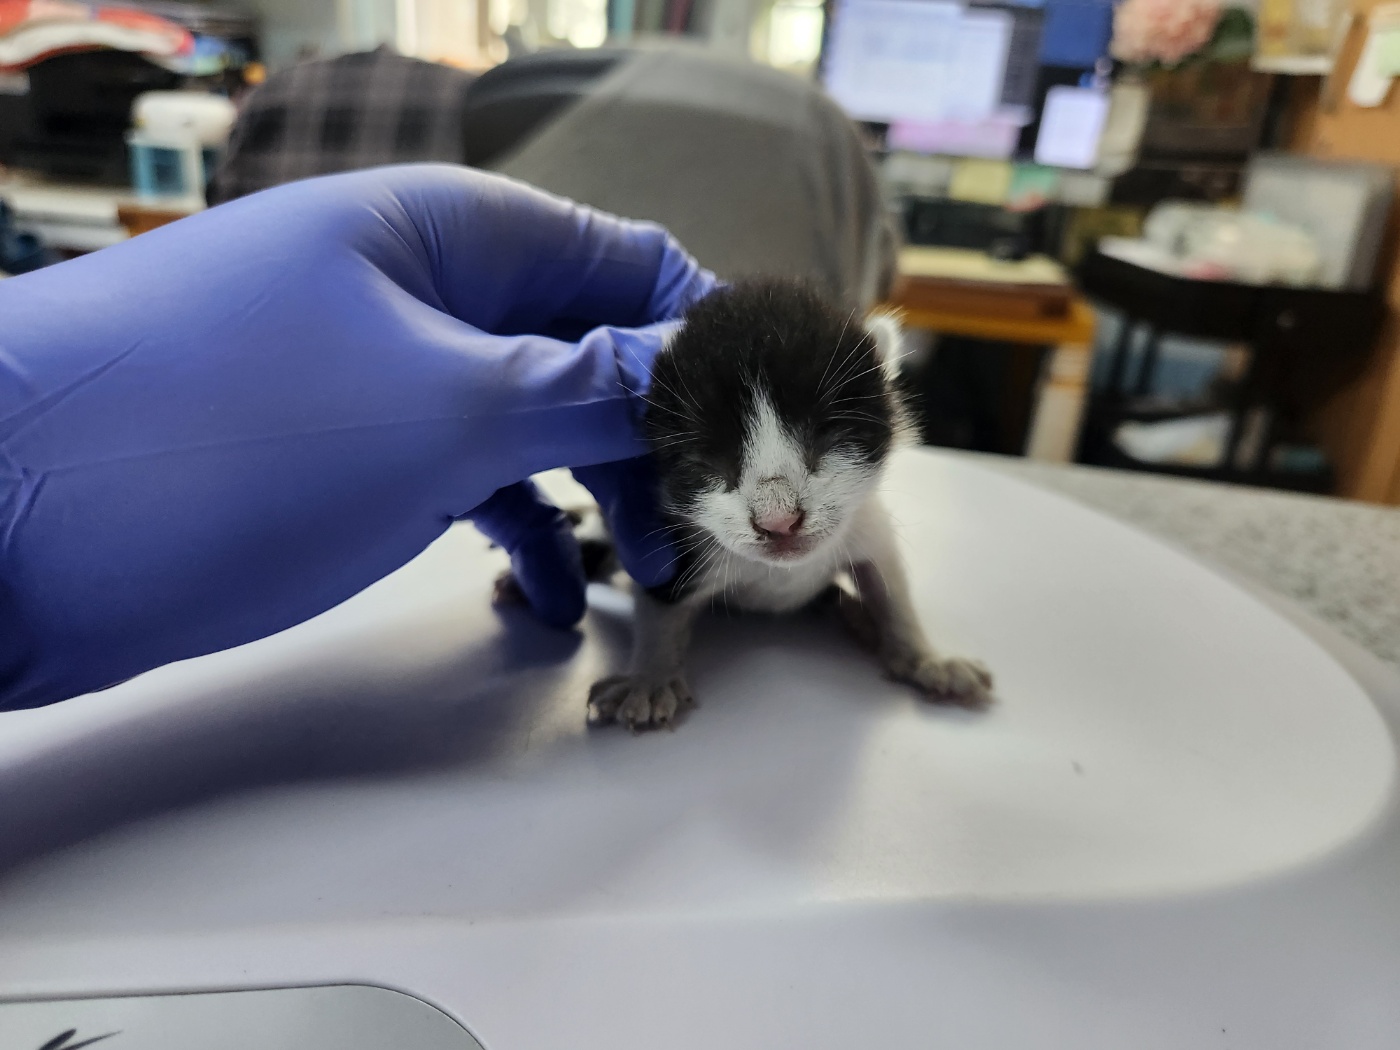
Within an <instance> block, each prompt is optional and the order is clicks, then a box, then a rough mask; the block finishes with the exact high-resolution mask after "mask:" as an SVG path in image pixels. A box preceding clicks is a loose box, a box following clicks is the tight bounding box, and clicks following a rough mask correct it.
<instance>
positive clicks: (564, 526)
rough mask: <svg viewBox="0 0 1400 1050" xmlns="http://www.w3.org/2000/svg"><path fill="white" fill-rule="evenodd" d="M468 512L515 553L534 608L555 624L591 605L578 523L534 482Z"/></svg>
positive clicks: (518, 576)
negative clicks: (575, 535)
mask: <svg viewBox="0 0 1400 1050" xmlns="http://www.w3.org/2000/svg"><path fill="white" fill-rule="evenodd" d="M467 518H468V519H469V520H470V521H471V522H472V523H473V524H474V525H475V526H476V527H477V528H478V529H479V530H480V531H481V532H482V534H483V535H485V536H486V537H487V538H488V539H489V540H491V541H492V542H493V543H495V544H497V545H498V546H499V547H501V548H503V549H504V550H505V551H506V552H507V553H508V554H509V555H510V565H511V571H512V572H513V573H514V574H515V581H516V583H517V584H519V586H520V590H521V592H522V593H523V594H524V595H525V600H526V601H527V602H528V603H529V605H530V609H531V611H532V612H534V614H535V615H536V616H538V617H539V618H540V619H541V620H543V621H544V622H545V623H547V624H549V625H550V626H552V627H572V626H573V625H574V624H576V623H578V622H579V620H581V619H582V618H583V613H584V609H585V608H586V605H587V599H586V595H585V588H586V586H587V584H586V582H585V580H584V575H583V558H582V555H581V554H580V553H579V547H578V540H576V539H575V538H574V529H573V524H572V523H571V522H570V521H569V519H568V516H567V515H565V514H564V512H563V511H561V510H560V509H559V508H558V507H556V506H554V505H553V504H552V503H550V502H549V501H548V500H546V499H545V498H544V497H543V496H542V495H541V494H540V491H539V489H537V488H536V487H535V485H534V483H533V482H530V481H521V482H518V483H517V484H514V485H507V486H506V487H505V488H503V489H498V490H497V491H496V492H495V494H493V495H492V496H491V498H490V499H488V500H487V501H486V502H485V503H483V504H481V505H480V506H478V507H477V508H475V509H474V510H473V511H472V512H471V513H470V514H468V515H467Z"/></svg>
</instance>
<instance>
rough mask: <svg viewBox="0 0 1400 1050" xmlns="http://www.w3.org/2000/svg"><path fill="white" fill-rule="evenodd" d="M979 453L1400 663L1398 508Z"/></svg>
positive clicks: (994, 465)
mask: <svg viewBox="0 0 1400 1050" xmlns="http://www.w3.org/2000/svg"><path fill="white" fill-rule="evenodd" d="M976 459H977V461H978V462H979V463H981V464H984V465H986V466H988V467H991V468H992V469H994V470H999V471H1001V472H1003V473H1006V474H1009V475H1012V476H1014V477H1018V478H1021V479H1023V480H1025V481H1028V482H1031V483H1032V484H1035V485H1038V486H1040V487H1042V488H1046V489H1050V490H1052V491H1054V492H1058V493H1061V494H1062V495H1065V496H1068V497H1070V498H1071V499H1075V500H1078V501H1079V502H1081V503H1085V504H1087V505H1089V506H1091V507H1095V508H1097V509H1099V510H1101V511H1104V512H1105V513H1107V514H1110V515H1112V516H1113V517H1115V518H1118V519H1120V520H1122V521H1125V522H1128V523H1130V524H1133V525H1136V526H1139V527H1141V528H1143V529H1144V530H1146V531H1148V532H1152V533H1155V534H1156V535H1158V536H1160V537H1162V538H1163V539H1166V540H1168V541H1170V542H1172V543H1175V544H1176V545H1178V546H1179V547H1182V548H1184V549H1185V550H1187V551H1189V552H1191V553H1192V554H1195V555H1197V556H1199V557H1201V558H1202V559H1203V560H1205V561H1208V562H1214V563H1216V564H1218V565H1221V566H1224V567H1225V568H1227V569H1230V570H1232V571H1234V572H1235V573H1237V574H1239V575H1240V576H1243V577H1244V578H1246V579H1248V580H1252V581H1253V582H1255V583H1258V584H1261V585H1263V586H1264V587H1267V588H1269V589H1270V590H1272V591H1275V592H1277V593H1279V594H1281V595H1283V596H1284V597H1286V598H1290V599H1292V600H1293V601H1295V602H1297V603H1298V604H1299V605H1301V606H1302V607H1303V608H1304V609H1306V610H1307V611H1308V612H1310V613H1311V614H1312V615H1313V616H1315V617H1317V618H1318V619H1321V620H1323V621H1324V622H1326V623H1329V624H1331V625H1332V626H1333V627H1335V628H1336V629H1337V630H1338V631H1340V632H1341V633H1342V634H1344V635H1346V636H1347V637H1349V638H1351V639H1352V640H1353V641H1355V642H1357V643H1358V644H1360V645H1361V646H1363V647H1365V648H1366V649H1368V650H1370V651H1371V652H1372V653H1374V654H1375V655H1377V656H1379V657H1380V658H1381V659H1383V660H1386V661H1389V662H1390V663H1392V664H1395V665H1397V666H1400V508H1392V507H1377V506H1373V505H1371V504H1365V503H1353V502H1350V501H1346V500H1340V499H1325V498H1320V497H1317V496H1300V495H1294V494H1292V493H1284V492H1274V491H1268V490H1261V489H1250V488H1241V487H1237V486H1233V485H1221V484H1215V483H1210V482H1199V481H1185V480H1181V479H1178V478H1168V477H1161V476H1156V475H1149V474H1135V473H1126V472H1123V471H1115V470H1101V469H1098V468H1094V467H1081V466H1062V465H1059V464H1049V463H1038V462H1031V461H1029V460H1024V459H1013V458H1010V457H1005V456H976Z"/></svg>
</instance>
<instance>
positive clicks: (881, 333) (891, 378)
mask: <svg viewBox="0 0 1400 1050" xmlns="http://www.w3.org/2000/svg"><path fill="white" fill-rule="evenodd" d="M865 330H866V331H867V332H869V333H870V337H871V338H872V339H874V340H875V356H876V357H878V358H879V359H880V367H881V369H883V370H884V373H885V382H887V383H894V382H895V381H896V380H897V379H898V378H899V363H900V361H901V360H903V358H904V328H903V326H902V325H901V324H900V323H899V318H898V317H896V316H895V315H894V314H893V313H887V312H884V311H879V312H876V313H872V314H870V315H869V316H868V317H866V319H865Z"/></svg>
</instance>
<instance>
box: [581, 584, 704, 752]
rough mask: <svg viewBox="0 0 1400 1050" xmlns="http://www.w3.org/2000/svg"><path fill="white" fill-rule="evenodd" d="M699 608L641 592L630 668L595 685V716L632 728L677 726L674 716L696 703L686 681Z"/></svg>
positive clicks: (591, 703) (592, 703)
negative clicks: (686, 658) (689, 654)
mask: <svg viewBox="0 0 1400 1050" xmlns="http://www.w3.org/2000/svg"><path fill="white" fill-rule="evenodd" d="M697 611H698V605H697V604H696V603H695V602H694V601H689V600H688V601H680V602H671V603H668V602H662V601H658V600H657V599H656V598H653V597H652V596H651V595H649V594H647V593H646V592H645V591H642V590H640V589H639V590H638V591H637V605H636V616H635V625H634V628H633V631H634V633H633V637H632V666H631V670H630V671H629V672H628V673H627V674H625V675H615V676H613V677H611V678H604V679H602V680H601V681H598V682H595V683H594V684H593V688H592V689H590V690H589V691H588V707H589V711H590V720H591V721H593V722H596V723H598V724H604V725H605V724H607V723H609V722H620V723H622V724H623V725H625V726H626V727H627V728H628V729H630V730H632V731H633V732H637V731H638V730H641V729H646V728H648V727H655V728H658V729H659V728H660V727H662V726H665V727H667V728H668V729H669V728H674V727H675V719H676V715H677V714H679V713H680V712H681V711H683V710H685V709H686V708H688V707H694V706H695V700H694V698H693V697H692V696H691V695H690V687H689V686H687V685H686V683H685V654H686V650H687V649H688V648H689V647H690V630H691V627H692V625H693V624H694V622H695V615H696V612H697Z"/></svg>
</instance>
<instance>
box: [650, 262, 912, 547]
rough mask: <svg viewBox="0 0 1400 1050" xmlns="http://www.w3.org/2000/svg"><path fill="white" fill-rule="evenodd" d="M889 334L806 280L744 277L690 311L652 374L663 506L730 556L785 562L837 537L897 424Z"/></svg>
mask: <svg viewBox="0 0 1400 1050" xmlns="http://www.w3.org/2000/svg"><path fill="white" fill-rule="evenodd" d="M897 343H898V326H897V325H896V324H895V323H894V321H893V319H891V318H877V319H876V320H875V321H874V322H872V323H871V325H870V327H869V328H867V326H866V324H865V323H864V322H863V320H862V319H861V318H860V317H858V316H856V314H854V313H848V312H846V311H843V310H838V309H836V308H834V307H833V306H831V305H830V304H829V303H828V302H826V301H825V300H824V299H823V298H822V297H821V296H820V295H819V294H818V293H816V292H815V291H813V290H812V289H811V288H810V287H808V286H807V285H805V284H801V283H798V282H794V281H786V280H755V281H744V282H739V283H737V284H734V285H731V286H729V287H726V288H722V289H720V290H718V291H716V292H713V293H712V294H710V295H709V296H707V297H706V298H704V299H703V300H701V301H700V302H698V303H696V304H695V305H694V306H692V307H691V308H690V310H689V311H688V312H687V314H686V317H685V323H684V325H683V326H682V328H681V329H680V331H679V332H678V333H677V334H676V336H675V337H674V339H673V340H672V342H671V344H670V345H669V346H668V347H667V348H666V350H665V351H663V352H662V353H661V355H660V356H659V357H658V358H657V359H656V363H655V365H654V367H653V371H652V387H651V395H650V405H649V408H648V411H647V418H646V426H647V436H648V438H649V440H650V442H651V446H652V450H653V452H654V454H655V456H656V459H657V462H658V465H659V468H660V475H661V502H662V507H663V509H664V510H665V511H666V512H667V513H668V514H669V515H670V516H671V517H672V518H673V519H675V520H677V521H679V522H682V523H684V524H689V525H693V526H697V527H699V528H701V529H703V530H704V531H705V532H707V533H709V534H710V535H711V536H713V537H714V539H715V540H717V541H718V542H719V543H720V544H722V545H723V546H724V547H726V548H728V549H729V550H731V551H733V552H734V553H736V554H740V555H743V556H744V557H747V558H751V559H753V560H755V561H758V562H765V563H768V564H777V565H793V564H795V563H797V562H799V561H801V560H802V559H804V558H806V557H807V556H809V555H810V554H812V553H813V552H814V551H816V550H818V549H819V548H821V547H823V546H824V545H826V544H828V543H830V542H833V541H834V540H836V539H837V538H838V537H839V536H840V535H841V533H842V532H843V531H844V529H845V527H846V526H847V525H848V524H849V522H850V520H851V518H852V517H853V515H854V513H855V511H856V509H857V508H858V507H859V506H860V505H861V503H862V502H863V501H864V500H865V498H866V497H867V496H868V495H869V493H870V491H871V490H872V488H873V487H874V485H875V483H876V480H877V479H878V475H879V472H880V469H881V467H882V466H883V463H884V460H885V458H886V456H887V455H888V454H889V451H890V448H891V446H892V445H893V443H894V440H895V437H896V433H897V431H898V430H899V428H900V425H901V420H902V416H901V411H900V405H899V399H898V396H897V395H896V393H895V391H894V388H893V386H892V382H891V376H892V374H893V370H894V367H895V363H896V361H897V357H898V347H897Z"/></svg>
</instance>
